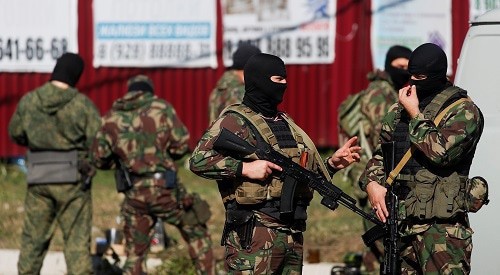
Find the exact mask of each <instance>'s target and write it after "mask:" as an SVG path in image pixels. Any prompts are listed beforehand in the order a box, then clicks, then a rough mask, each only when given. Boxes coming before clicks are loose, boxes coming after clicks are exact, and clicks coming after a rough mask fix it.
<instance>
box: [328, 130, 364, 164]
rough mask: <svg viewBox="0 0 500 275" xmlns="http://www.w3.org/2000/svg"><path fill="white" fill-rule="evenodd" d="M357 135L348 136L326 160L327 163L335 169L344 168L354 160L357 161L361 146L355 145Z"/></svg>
mask: <svg viewBox="0 0 500 275" xmlns="http://www.w3.org/2000/svg"><path fill="white" fill-rule="evenodd" d="M357 142H358V137H352V138H350V139H349V140H348V141H347V142H346V143H345V144H344V145H343V146H342V147H340V148H339V149H338V150H337V151H335V153H333V155H332V156H331V157H330V159H329V160H328V162H329V163H328V164H330V166H332V167H334V168H336V169H342V168H346V167H347V166H349V165H351V164H352V163H354V162H359V160H360V158H361V156H360V155H359V152H360V151H361V147H359V146H358V145H357Z"/></svg>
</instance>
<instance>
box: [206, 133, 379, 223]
mask: <svg viewBox="0 0 500 275" xmlns="http://www.w3.org/2000/svg"><path fill="white" fill-rule="evenodd" d="M259 139H262V137H260V136H258V137H257V141H258V142H257V146H253V145H251V144H249V143H248V142H246V141H245V140H243V139H241V138H240V137H238V136H237V135H235V134H234V133H232V132H231V131H229V130H227V129H225V128H222V129H221V131H220V133H219V136H218V137H217V139H216V140H215V142H214V144H213V148H214V149H215V150H216V151H218V152H220V153H221V154H224V155H228V156H231V157H234V158H237V159H242V160H244V159H245V157H246V156H248V155H251V154H254V153H255V154H256V155H257V156H258V157H259V159H262V160H267V161H270V162H272V163H274V164H277V165H279V166H280V167H281V168H283V171H282V172H281V174H280V178H281V180H282V181H283V182H284V184H283V188H282V194H281V201H280V214H281V215H290V214H291V213H292V212H293V197H294V193H295V188H296V186H297V183H299V184H307V185H308V186H309V187H310V188H312V189H314V190H316V191H317V192H318V193H319V194H320V195H321V196H322V197H323V198H322V199H321V204H323V205H324V206H326V207H328V208H329V209H331V210H335V209H337V207H338V205H339V203H340V204H342V205H344V206H345V207H347V208H348V209H349V210H351V211H353V212H354V213H356V214H358V215H360V216H361V217H363V218H365V219H367V220H369V221H371V222H373V223H375V224H378V225H380V226H384V225H383V223H382V222H381V221H380V220H379V219H377V218H376V217H375V216H373V215H370V214H368V213H366V212H364V211H363V210H361V209H359V208H358V207H357V206H356V200H355V199H353V198H352V197H350V196H349V195H347V194H346V193H344V192H343V191H342V190H341V189H340V188H338V187H337V186H335V185H333V184H332V183H331V182H330V181H328V180H327V179H326V178H325V176H324V175H321V174H317V173H315V172H312V171H309V170H307V169H305V168H304V167H302V166H300V165H299V164H298V163H295V162H293V161H292V160H291V159H290V158H288V157H286V156H284V155H282V154H280V153H279V152H277V151H275V150H274V149H273V148H272V147H271V146H270V145H269V144H268V143H266V142H262V140H261V141H260V142H259Z"/></svg>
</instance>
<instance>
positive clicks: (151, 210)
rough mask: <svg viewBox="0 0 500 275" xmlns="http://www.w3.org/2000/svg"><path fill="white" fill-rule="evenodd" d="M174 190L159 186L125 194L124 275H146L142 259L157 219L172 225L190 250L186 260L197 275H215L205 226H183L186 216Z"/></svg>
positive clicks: (213, 260) (135, 188)
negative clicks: (192, 264)
mask: <svg viewBox="0 0 500 275" xmlns="http://www.w3.org/2000/svg"><path fill="white" fill-rule="evenodd" d="M174 193H175V192H174V190H173V189H166V188H163V187H159V186H151V187H134V188H132V189H131V190H129V191H127V193H126V196H125V200H124V202H123V205H122V210H121V213H122V215H123V216H124V218H125V226H124V235H125V240H126V247H125V252H126V255H127V260H126V262H125V265H124V267H123V270H124V273H126V274H145V273H146V266H145V259H146V256H147V253H148V251H149V248H150V245H151V238H152V237H153V233H154V228H153V227H154V224H155V223H156V220H157V219H158V218H161V219H162V220H163V221H164V222H168V223H169V224H172V225H174V226H175V227H176V228H177V229H178V230H179V231H180V232H181V235H182V238H183V239H184V240H185V241H186V242H187V244H188V246H189V249H188V250H189V256H190V257H191V259H192V260H193V262H194V263H195V265H196V269H197V272H198V273H199V274H214V273H215V259H214V255H213V251H212V248H211V247H212V241H211V239H210V236H209V234H208V230H207V227H206V225H205V224H196V225H186V224H184V223H182V222H181V220H182V216H183V215H184V214H185V213H186V212H185V211H184V210H182V209H181V208H180V207H179V204H178V202H177V200H176V198H175V195H174Z"/></svg>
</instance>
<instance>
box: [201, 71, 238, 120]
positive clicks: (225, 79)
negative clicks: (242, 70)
mask: <svg viewBox="0 0 500 275" xmlns="http://www.w3.org/2000/svg"><path fill="white" fill-rule="evenodd" d="M244 94H245V84H244V83H243V82H242V81H241V80H240V79H239V77H238V76H237V75H236V73H235V71H234V70H229V71H226V72H225V73H224V74H223V75H222V76H221V78H220V79H219V81H217V85H216V86H215V88H214V90H213V91H212V93H211V94H210V97H209V101H208V118H209V123H212V122H213V121H215V120H216V119H217V118H218V117H219V115H220V113H221V112H222V110H224V108H226V107H227V106H229V105H231V104H235V103H240V102H241V101H242V100H243V95H244Z"/></svg>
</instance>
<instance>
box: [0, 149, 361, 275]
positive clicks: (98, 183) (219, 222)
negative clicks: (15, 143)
mask: <svg viewBox="0 0 500 275" xmlns="http://www.w3.org/2000/svg"><path fill="white" fill-rule="evenodd" d="M330 154H331V151H329V152H324V155H330ZM186 159H187V158H184V159H183V160H181V161H179V162H178V166H179V177H180V180H181V181H182V183H183V184H184V185H185V186H186V188H187V189H188V191H189V192H196V193H198V194H200V195H201V197H202V198H204V199H205V200H207V202H208V203H209V205H210V210H211V211H212V217H211V218H210V220H209V221H208V224H207V225H208V228H209V232H210V233H211V238H212V242H213V246H212V247H213V249H214V254H215V257H216V259H222V258H223V255H224V248H223V247H222V246H220V238H221V232H222V227H223V223H224V207H223V205H222V201H221V197H220V194H219V192H218V189H217V184H216V183H215V181H211V180H207V179H203V178H200V177H198V176H196V175H195V174H193V173H192V172H191V171H189V170H188V169H187V166H186ZM1 169H3V170H1ZM0 171H6V172H5V173H4V172H2V173H0V176H1V178H0V179H1V180H0V248H9V249H18V248H19V246H20V237H21V230H22V223H23V218H24V207H23V205H24V196H25V193H26V183H25V176H24V174H23V173H22V172H20V171H19V170H18V169H17V168H15V166H5V165H3V166H0ZM334 182H335V184H336V185H337V186H339V187H340V188H341V189H342V190H344V191H345V192H346V193H348V194H351V186H350V185H349V184H348V183H345V182H343V181H342V178H341V175H340V174H337V175H335V177H334ZM92 199H93V241H94V240H95V238H96V237H104V232H105V230H106V229H109V228H111V227H116V228H121V227H122V226H123V225H122V224H117V222H116V221H117V217H120V205H121V202H122V200H123V195H122V194H119V193H117V192H116V191H115V185H114V177H113V171H98V173H97V176H96V177H95V178H94V181H93V185H92ZM320 201H321V199H320V196H319V195H318V194H317V193H316V194H315V197H314V200H313V201H312V202H311V206H310V207H309V209H308V221H307V231H306V232H305V233H304V239H305V241H304V243H305V245H304V251H305V253H304V254H305V255H304V256H305V259H307V255H308V250H309V249H319V251H320V255H321V260H322V261H328V262H339V261H342V258H343V256H344V254H345V253H346V252H349V251H361V250H362V249H363V244H362V241H361V234H362V223H361V218H359V217H358V216H357V215H356V214H354V213H352V212H351V211H349V210H348V209H346V208H345V207H344V206H342V205H340V206H339V207H338V208H337V209H336V210H335V211H331V210H329V209H328V208H326V207H325V206H323V205H321V203H320ZM165 228H166V231H167V234H168V235H169V237H170V238H171V239H172V240H173V242H174V244H173V247H172V248H169V249H168V250H167V251H170V249H174V251H176V252H174V253H160V254H157V255H154V254H152V255H151V256H150V257H158V258H161V259H164V260H165V263H164V265H167V267H165V268H166V269H165V270H170V269H171V268H174V267H172V266H170V265H171V264H172V265H174V266H180V267H183V268H185V269H182V270H183V272H181V273H178V274H187V273H185V272H184V271H186V272H187V270H189V269H188V267H187V263H188V262H189V264H191V262H190V260H189V259H188V256H187V247H186V245H185V243H184V241H183V240H182V238H181V236H180V234H179V232H178V231H177V229H176V228H175V227H173V226H170V225H166V226H165ZM62 244H63V242H62V237H61V234H60V232H56V236H55V237H54V240H53V241H52V244H51V247H50V250H62ZM177 251H184V252H185V253H184V252H183V253H178V252H177ZM183 258H186V259H183ZM167 260H168V261H167ZM174 263H175V264H174ZM164 265H162V266H164ZM160 268H161V267H160ZM172 270H173V269H172ZM158 272H159V273H154V274H165V273H162V271H158Z"/></svg>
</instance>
